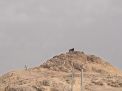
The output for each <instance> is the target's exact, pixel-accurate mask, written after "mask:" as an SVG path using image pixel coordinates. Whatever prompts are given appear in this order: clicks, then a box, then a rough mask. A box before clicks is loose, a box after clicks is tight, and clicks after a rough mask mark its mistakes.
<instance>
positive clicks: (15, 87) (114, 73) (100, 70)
mask: <svg viewBox="0 0 122 91" xmlns="http://www.w3.org/2000/svg"><path fill="white" fill-rule="evenodd" d="M82 65H84V74H83V76H84V80H83V89H85V91H109V90H110V91H112V90H113V89H114V90H113V91H122V73H121V71H120V70H118V69H117V68H115V67H113V66H112V65H111V64H109V63H108V62H106V61H105V60H103V59H102V58H100V57H96V56H95V55H86V54H85V53H84V52H80V51H72V52H68V53H64V54H60V55H57V56H54V57H53V58H51V59H50V60H48V61H46V62H45V63H43V64H42V65H40V66H39V67H35V68H31V69H28V70H21V71H13V72H9V73H7V74H5V75H3V76H1V77H0V91H71V83H72V82H73V84H74V85H73V89H74V91H80V71H81V66H82ZM72 72H73V74H74V78H72V74H71V73H72ZM97 88H101V89H97Z"/></svg>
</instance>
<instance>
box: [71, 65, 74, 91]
mask: <svg viewBox="0 0 122 91" xmlns="http://www.w3.org/2000/svg"><path fill="white" fill-rule="evenodd" d="M71 71H72V75H71V91H73V86H74V66H73V63H72V70H71Z"/></svg>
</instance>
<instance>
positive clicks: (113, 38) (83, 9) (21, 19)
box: [0, 0, 122, 74]
mask: <svg viewBox="0 0 122 91" xmlns="http://www.w3.org/2000/svg"><path fill="white" fill-rule="evenodd" d="M73 47H74V48H76V49H77V50H81V51H84V52H86V53H89V54H95V55H98V56H100V57H102V58H105V59H107V61H108V62H110V63H112V64H113V65H115V66H116V67H118V68H120V69H122V48H121V47H122V0H0V74H3V73H6V72H8V71H12V70H15V69H23V68H24V65H25V64H27V65H29V67H34V66H39V65H40V64H41V63H42V61H45V60H46V59H49V58H51V57H53V56H55V55H56V54H60V53H62V52H66V51H67V50H68V49H69V48H73Z"/></svg>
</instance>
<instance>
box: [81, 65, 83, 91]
mask: <svg viewBox="0 0 122 91" xmlns="http://www.w3.org/2000/svg"><path fill="white" fill-rule="evenodd" d="M81 91H83V65H82V66H81Z"/></svg>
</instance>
